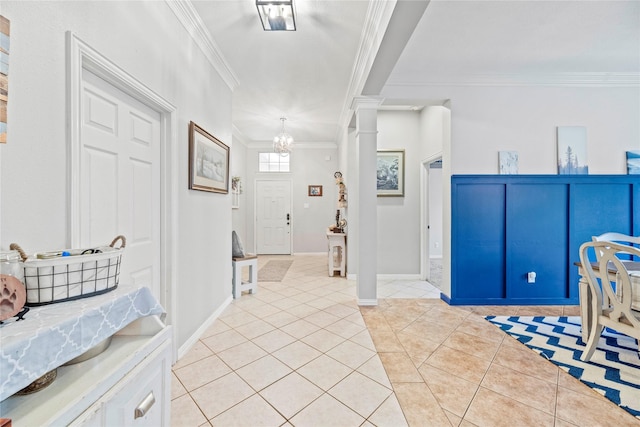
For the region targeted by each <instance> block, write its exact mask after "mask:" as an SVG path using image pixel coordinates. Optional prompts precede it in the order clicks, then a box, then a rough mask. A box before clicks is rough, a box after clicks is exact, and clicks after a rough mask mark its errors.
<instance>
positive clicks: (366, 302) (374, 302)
mask: <svg viewBox="0 0 640 427" xmlns="http://www.w3.org/2000/svg"><path fill="white" fill-rule="evenodd" d="M358 305H363V306H374V305H378V299H377V298H375V299H361V298H358Z"/></svg>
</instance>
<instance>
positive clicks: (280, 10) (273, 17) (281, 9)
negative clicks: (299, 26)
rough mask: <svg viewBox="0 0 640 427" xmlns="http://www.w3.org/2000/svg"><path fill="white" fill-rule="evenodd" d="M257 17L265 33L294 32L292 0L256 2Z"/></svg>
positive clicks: (261, 0) (263, 0) (257, 0)
mask: <svg viewBox="0 0 640 427" xmlns="http://www.w3.org/2000/svg"><path fill="white" fill-rule="evenodd" d="M256 7H257V8H258V15H260V21H261V22H262V28H263V29H264V30H265V31H295V30H296V15H295V11H294V10H293V0H256Z"/></svg>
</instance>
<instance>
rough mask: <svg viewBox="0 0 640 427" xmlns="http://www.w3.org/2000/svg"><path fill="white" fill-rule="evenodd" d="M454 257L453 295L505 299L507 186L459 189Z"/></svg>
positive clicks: (492, 185)
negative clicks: (505, 207)
mask: <svg viewBox="0 0 640 427" xmlns="http://www.w3.org/2000/svg"><path fill="white" fill-rule="evenodd" d="M454 197H455V203H454V204H453V208H454V210H455V211H454V212H452V214H453V217H454V218H456V221H455V226H454V227H453V228H452V238H453V240H454V241H455V242H457V244H456V245H455V246H454V248H455V250H454V252H453V253H452V256H451V266H452V268H451V274H452V293H453V295H456V296H457V297H459V298H489V299H491V298H497V299H502V298H504V297H505V277H504V251H505V235H504V232H505V230H504V220H505V216H504V215H505V209H504V206H505V186H504V184H501V183H500V184H497V185H494V184H472V185H459V186H457V189H456V192H455V194H454Z"/></svg>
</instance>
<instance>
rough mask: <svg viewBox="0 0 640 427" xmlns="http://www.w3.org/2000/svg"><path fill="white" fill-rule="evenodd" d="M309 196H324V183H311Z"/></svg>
mask: <svg viewBox="0 0 640 427" xmlns="http://www.w3.org/2000/svg"><path fill="white" fill-rule="evenodd" d="M309 196H311V197H316V196H317V197H322V185H310V186H309Z"/></svg>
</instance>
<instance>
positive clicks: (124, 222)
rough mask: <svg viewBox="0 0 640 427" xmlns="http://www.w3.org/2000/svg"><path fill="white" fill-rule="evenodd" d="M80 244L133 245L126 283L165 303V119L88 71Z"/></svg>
mask: <svg viewBox="0 0 640 427" xmlns="http://www.w3.org/2000/svg"><path fill="white" fill-rule="evenodd" d="M81 93H82V95H81V109H80V111H81V113H80V114H81V120H80V123H81V129H80V139H81V151H80V179H81V183H80V195H79V199H80V206H81V210H80V244H81V245H82V247H86V248H88V247H94V246H100V245H104V244H105V243H110V242H111V240H112V239H113V238H114V237H115V236H117V235H119V234H122V235H124V236H125V237H126V239H127V245H126V249H125V251H124V254H123V261H122V271H121V275H120V283H121V284H134V285H139V286H147V287H149V288H150V289H151V290H152V292H153V294H154V296H156V298H158V299H159V300H160V297H161V295H160V277H159V276H160V115H159V114H158V113H157V112H156V111H154V110H152V109H150V108H149V107H147V106H146V105H144V104H142V103H140V102H139V101H137V100H135V99H133V98H132V97H130V96H129V95H127V94H125V93H124V92H122V91H121V90H119V89H117V88H115V87H114V86H112V85H111V84H109V83H107V82H105V81H104V80H102V79H101V78H99V77H98V76H96V75H95V74H92V73H91V72H89V71H87V70H86V69H85V70H83V76H82V88H81Z"/></svg>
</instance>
